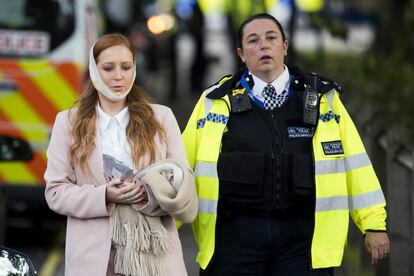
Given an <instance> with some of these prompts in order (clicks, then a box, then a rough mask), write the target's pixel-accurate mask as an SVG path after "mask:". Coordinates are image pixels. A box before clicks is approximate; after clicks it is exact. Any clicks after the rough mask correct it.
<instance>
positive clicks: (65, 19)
mask: <svg viewBox="0 0 414 276" xmlns="http://www.w3.org/2000/svg"><path fill="white" fill-rule="evenodd" d="M0 7H1V9H0V33H1V32H3V33H6V34H8V35H9V34H11V36H12V37H15V36H16V34H19V32H20V34H25V33H28V32H39V33H40V34H45V35H47V36H48V41H49V42H48V43H49V47H48V48H49V49H48V51H51V50H53V49H55V48H56V47H58V46H59V45H61V44H62V43H63V42H64V41H65V40H66V39H67V38H69V36H70V35H71V34H72V33H73V32H74V27H75V7H74V0H13V1H10V0H0ZM13 32H14V34H13ZM29 34H31V33H29ZM9 36H10V35H9ZM13 39H14V38H13Z"/></svg>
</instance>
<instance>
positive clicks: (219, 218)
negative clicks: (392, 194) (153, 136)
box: [183, 14, 389, 276]
mask: <svg viewBox="0 0 414 276" xmlns="http://www.w3.org/2000/svg"><path fill="white" fill-rule="evenodd" d="M238 40H239V41H238V49H237V53H238V55H239V56H240V58H241V60H242V61H243V62H244V63H245V65H246V67H247V68H246V70H244V71H242V72H239V73H237V74H235V75H234V76H233V77H230V76H226V77H224V78H223V79H221V80H220V81H219V82H218V83H216V84H214V85H213V86H211V87H210V88H208V89H207V90H206V91H204V93H203V95H202V96H201V98H200V100H199V101H198V103H197V105H196V107H195V108H194V111H193V113H192V115H191V117H190V119H189V121H188V124H187V126H186V129H185V131H184V133H183V138H184V143H185V146H186V150H187V155H188V159H189V161H190V165H191V166H192V167H193V169H194V171H195V175H196V185H197V191H198V195H199V213H198V217H197V219H196V221H195V222H194V223H193V230H194V234H195V239H196V241H197V244H198V246H199V253H198V256H197V262H198V263H199V265H200V267H201V270H200V275H209V276H210V275H214V276H215V275H220V276H221V275H226V276H228V275H252V276H253V275H254V276H258V275H263V276H268V275H277V276H281V275H282V276H283V275H295V276H298V275H299V276H301V275H333V273H334V267H337V266H340V264H341V261H342V256H343V252H344V247H345V242H346V236H347V231H348V220H349V214H351V217H352V219H353V221H354V222H355V224H356V225H357V226H358V227H359V229H360V230H361V232H362V233H363V234H364V235H365V244H366V247H367V249H368V251H369V252H370V253H371V256H372V262H373V263H376V262H377V261H378V260H380V259H382V258H384V257H385V256H386V255H387V254H388V252H389V241H388V237H387V234H386V232H385V231H386V224H385V218H386V211H385V209H384V207H385V199H384V196H383V193H382V190H381V187H380V184H379V182H378V179H377V177H376V175H375V172H374V170H373V167H372V165H371V163H370V160H369V157H368V155H367V153H366V151H365V149H364V146H363V144H362V141H361V139H360V137H359V135H358V132H357V130H356V128H355V126H354V124H353V122H352V120H351V118H350V117H349V115H348V113H347V111H346V110H345V108H344V106H343V105H342V103H341V101H340V99H339V93H340V92H341V89H340V87H339V86H338V85H337V84H336V83H335V82H333V81H330V80H327V79H324V78H321V77H318V76H316V75H308V74H303V73H301V72H300V70H298V69H297V68H294V67H287V66H286V65H285V64H284V58H285V56H286V54H287V50H288V41H287V40H286V37H285V34H284V31H283V28H282V26H281V25H280V23H279V22H278V21H277V20H276V19H275V18H274V17H272V16H271V15H269V14H257V15H254V16H252V17H250V18H248V19H247V20H246V21H244V22H243V23H242V24H241V26H240V28H239V31H238Z"/></svg>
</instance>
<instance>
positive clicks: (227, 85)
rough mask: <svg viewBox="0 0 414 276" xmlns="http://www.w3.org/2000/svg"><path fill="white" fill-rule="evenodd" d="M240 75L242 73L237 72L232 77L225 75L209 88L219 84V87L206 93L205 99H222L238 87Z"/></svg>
mask: <svg viewBox="0 0 414 276" xmlns="http://www.w3.org/2000/svg"><path fill="white" fill-rule="evenodd" d="M242 74H243V71H240V72H238V73H237V74H235V75H234V76H231V75H225V76H224V77H222V78H221V79H220V80H219V81H218V82H216V83H215V84H213V85H211V86H210V87H212V86H214V85H217V84H221V85H220V86H219V87H217V88H216V89H214V90H213V91H211V92H210V93H208V94H207V95H206V98H208V99H211V100H215V99H220V98H222V97H224V96H225V95H226V94H227V93H228V92H229V91H230V90H231V89H232V88H234V87H237V86H238V82H239V81H240V77H241V76H242Z"/></svg>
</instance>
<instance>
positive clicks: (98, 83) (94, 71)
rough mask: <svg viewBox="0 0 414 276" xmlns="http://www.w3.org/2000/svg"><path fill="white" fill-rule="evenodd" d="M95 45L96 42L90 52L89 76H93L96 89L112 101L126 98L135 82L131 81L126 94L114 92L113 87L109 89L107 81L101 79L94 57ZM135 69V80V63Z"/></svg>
mask: <svg viewBox="0 0 414 276" xmlns="http://www.w3.org/2000/svg"><path fill="white" fill-rule="evenodd" d="M94 47H95V44H94V45H93V46H92V48H91V50H90V52H89V76H90V78H91V81H92V84H93V86H94V87H95V89H96V90H97V91H98V92H99V93H101V94H102V95H104V96H105V97H106V98H108V99H109V100H110V101H112V102H119V101H121V100H123V99H125V97H126V96H127V95H128V94H129V92H130V91H131V88H132V86H133V85H134V82H132V83H131V86H130V87H129V88H128V90H127V91H125V93H124V94H122V95H117V94H115V93H113V92H112V91H111V89H109V87H108V86H106V85H105V83H104V82H103V81H102V79H101V76H100V75H99V71H98V67H97V66H96V61H95V58H94V57H93V48H94ZM133 70H134V78H133V80H134V81H135V76H136V69H135V64H134V68H133Z"/></svg>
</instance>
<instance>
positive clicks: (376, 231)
mask: <svg viewBox="0 0 414 276" xmlns="http://www.w3.org/2000/svg"><path fill="white" fill-rule="evenodd" d="M365 232H372V233H387V230H372V229H367V230H365ZM363 236H364V237H365V234H364V235H363Z"/></svg>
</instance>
